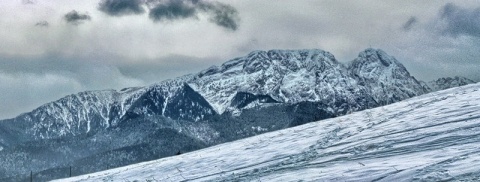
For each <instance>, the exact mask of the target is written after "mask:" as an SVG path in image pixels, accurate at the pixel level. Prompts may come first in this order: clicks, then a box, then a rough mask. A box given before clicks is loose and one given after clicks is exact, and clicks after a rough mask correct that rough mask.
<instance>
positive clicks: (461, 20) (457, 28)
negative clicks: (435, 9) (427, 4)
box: [440, 3, 480, 37]
mask: <svg viewBox="0 0 480 182" xmlns="http://www.w3.org/2000/svg"><path fill="white" fill-rule="evenodd" d="M479 17H480V7H477V8H471V9H468V8H462V7H459V6H457V5H455V4H453V3H448V4H446V5H445V6H443V8H442V9H441V11H440V20H441V21H442V23H444V24H443V25H444V26H443V27H442V28H443V30H442V33H444V34H448V35H452V36H459V35H469V36H474V37H480V18H479Z"/></svg>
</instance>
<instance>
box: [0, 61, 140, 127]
mask: <svg viewBox="0 0 480 182" xmlns="http://www.w3.org/2000/svg"><path fill="white" fill-rule="evenodd" d="M86 59H87V58H80V57H79V58H71V57H65V56H60V55H55V54H50V55H45V56H42V57H35V58H25V57H21V56H17V57H11V56H2V55H0V65H2V66H1V67H0V93H2V94H0V103H9V104H6V105H5V104H3V105H0V119H6V118H11V117H14V116H17V115H18V114H20V113H22V112H28V111H31V110H32V109H34V108H36V107H38V106H40V105H42V104H45V103H47V102H50V101H54V100H57V99H60V98H61V97H63V96H65V95H68V94H72V93H77V92H81V91H85V90H103V89H121V88H124V87H131V86H143V85H145V82H144V81H142V80H140V79H135V78H132V77H130V76H128V75H125V74H123V73H122V72H121V71H120V69H119V68H118V66H117V65H113V64H108V63H102V62H99V61H94V60H86Z"/></svg>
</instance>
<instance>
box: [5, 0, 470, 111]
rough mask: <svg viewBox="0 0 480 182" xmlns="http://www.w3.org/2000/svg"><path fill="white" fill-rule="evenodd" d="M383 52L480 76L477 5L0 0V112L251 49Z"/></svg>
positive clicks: (424, 66) (429, 67)
mask: <svg viewBox="0 0 480 182" xmlns="http://www.w3.org/2000/svg"><path fill="white" fill-rule="evenodd" d="M368 47H373V48H380V49H383V50H384V51H386V52H387V53H388V54H390V55H393V56H395V57H396V58H397V59H398V60H399V61H400V62H402V63H403V64H404V65H405V66H406V67H407V69H408V70H409V71H410V73H411V74H412V75H413V76H415V77H416V78H418V79H420V80H425V81H430V80H432V79H435V78H438V77H445V76H455V75H459V76H465V77H468V78H471V79H474V80H475V81H480V71H479V70H480V3H478V0H464V1H453V0H451V1H444V0H436V1H418V0H402V1H393V0H281V1H279V0H219V1H206V0H82V1H78V0H9V1H0V103H1V104H0V119H2V118H11V117H14V116H17V115H18V114H21V113H23V112H28V111H31V110H32V109H34V108H36V107H38V106H40V105H42V104H44V103H47V102H50V101H54V100H57V99H59V98H61V97H63V96H65V95H68V94H72V93H77V92H80V91H85V90H99V89H110V88H113V89H121V88H124V87H132V86H145V85H148V84H152V83H154V82H158V81H162V80H165V79H168V78H174V77H176V76H181V75H184V74H187V73H195V72H198V71H200V70H203V69H205V68H208V67H210V66H211V65H219V64H221V63H223V62H225V61H227V60H229V59H232V58H235V57H239V56H243V55H246V54H248V53H249V52H251V51H253V50H259V49H260V50H269V49H311V48H318V49H323V50H326V51H329V52H331V53H333V54H334V55H335V57H336V58H337V59H338V60H339V61H341V62H348V61H351V60H353V59H354V58H355V57H356V56H357V55H358V53H359V52H360V51H362V50H364V49H366V48H368Z"/></svg>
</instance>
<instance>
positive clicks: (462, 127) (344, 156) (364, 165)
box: [59, 84, 480, 181]
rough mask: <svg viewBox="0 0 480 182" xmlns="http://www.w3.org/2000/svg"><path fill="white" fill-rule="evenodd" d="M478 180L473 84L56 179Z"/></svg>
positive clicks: (479, 109)
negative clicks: (253, 135) (174, 153)
mask: <svg viewBox="0 0 480 182" xmlns="http://www.w3.org/2000/svg"><path fill="white" fill-rule="evenodd" d="M135 180H138V181H190V180H192V181H298V180H305V181H415V180H427V181H439V180H466V181H478V180H480V84H472V85H467V86H463V87H459V88H454V89H449V90H444V91H440V92H435V93H431V94H426V95H423V96H419V97H415V98H412V99H409V100H406V101H402V102H399V103H395V104H392V105H388V106H384V107H379V108H375V109H370V110H366V111H362V112H356V113H353V114H349V115H346V116H342V117H337V118H333V119H328V120H322V121H318V122H313V123H309V124H305V125H302V126H298V127H294V128H289V129H285V130H281V131H276V132H271V133H267V134H263V135H258V136H255V137H251V138H247V139H242V140H238V141H235V142H230V143H225V144H221V145H217V146H213V147H210V148H206V149H202V150H198V151H195V152H191V153H186V154H182V155H179V156H175V157H169V158H163V159H160V160H156V161H150V162H144V163H140V164H135V165H130V166H126V167H121V168H116V169H112V170H107V171H102V172H97V173H93V174H87V175H83V176H78V177H74V178H68V179H61V180H59V181H135Z"/></svg>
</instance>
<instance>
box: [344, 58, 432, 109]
mask: <svg viewBox="0 0 480 182" xmlns="http://www.w3.org/2000/svg"><path fill="white" fill-rule="evenodd" d="M348 69H349V71H350V74H351V75H352V76H353V77H354V78H356V79H357V81H358V83H359V85H361V86H364V87H365V88H366V90H368V91H369V94H370V95H371V96H373V99H374V100H375V101H376V102H377V103H380V104H381V105H385V104H389V103H394V102H397V101H400V100H404V99H407V98H410V97H413V96H417V95H421V94H424V93H427V92H428V91H427V90H426V89H424V87H423V86H422V84H421V83H420V82H419V81H418V80H416V79H415V78H414V77H412V76H411V75H410V73H409V72H408V71H407V69H406V68H405V67H404V66H403V65H402V64H401V63H400V62H398V61H397V60H396V59H395V58H394V57H392V56H390V55H388V54H387V53H385V52H384V51H382V50H375V49H367V50H365V51H363V52H361V53H360V54H359V55H358V58H356V59H355V60H353V61H352V62H351V63H349V66H348Z"/></svg>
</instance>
